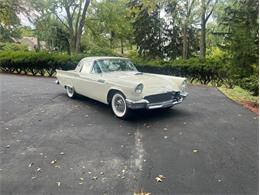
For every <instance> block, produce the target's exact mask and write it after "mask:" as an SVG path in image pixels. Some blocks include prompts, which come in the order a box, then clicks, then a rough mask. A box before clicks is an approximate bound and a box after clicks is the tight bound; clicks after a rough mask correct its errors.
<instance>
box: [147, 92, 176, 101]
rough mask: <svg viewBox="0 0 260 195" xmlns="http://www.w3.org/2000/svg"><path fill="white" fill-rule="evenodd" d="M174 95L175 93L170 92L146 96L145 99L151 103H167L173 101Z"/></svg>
mask: <svg viewBox="0 0 260 195" xmlns="http://www.w3.org/2000/svg"><path fill="white" fill-rule="evenodd" d="M173 95H174V93H172V92H168V93H161V94H155V95H149V96H145V97H144V99H146V100H148V101H149V102H150V103H157V102H165V101H169V100H171V99H172V98H173Z"/></svg>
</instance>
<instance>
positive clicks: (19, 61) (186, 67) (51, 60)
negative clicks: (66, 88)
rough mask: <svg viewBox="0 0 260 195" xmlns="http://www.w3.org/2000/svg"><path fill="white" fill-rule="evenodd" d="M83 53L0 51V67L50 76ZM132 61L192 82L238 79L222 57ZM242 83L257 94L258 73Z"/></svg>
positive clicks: (73, 64)
mask: <svg viewBox="0 0 260 195" xmlns="http://www.w3.org/2000/svg"><path fill="white" fill-rule="evenodd" d="M83 57H86V55H78V56H69V55H66V54H60V53H47V52H38V53H36V52H28V51H27V52H26V51H23V52H21V51H16V52H11V51H8V52H7V51H6V52H0V69H1V71H4V72H10V73H19V74H20V73H21V74H32V75H45V76H46V75H48V76H53V75H54V74H55V70H56V69H63V70H69V69H74V68H75V67H76V65H77V63H78V61H79V60H80V59H81V58H83ZM133 61H134V63H135V64H136V66H137V69H138V70H139V71H142V72H150V73H159V74H166V75H176V76H183V77H187V78H189V79H190V81H191V82H193V81H197V82H200V83H202V84H209V83H211V84H213V85H215V86H221V85H223V84H224V85H226V86H228V87H232V86H233V85H234V84H237V80H235V79H234V78H233V77H232V74H231V71H230V66H228V65H224V64H228V63H227V62H225V61H224V60H216V59H207V61H205V60H199V59H196V58H194V59H190V60H185V61H183V60H176V61H173V62H164V61H152V62H144V61H141V62H140V61H138V60H136V59H134V60H133ZM145 64H147V65H145ZM148 64H149V65H148ZM242 83H243V84H244V88H246V89H248V90H250V91H252V92H254V94H258V77H257V78H254V77H252V78H251V77H250V78H245V80H244V81H243V82H242ZM239 85H240V84H239ZM242 87H243V86H242Z"/></svg>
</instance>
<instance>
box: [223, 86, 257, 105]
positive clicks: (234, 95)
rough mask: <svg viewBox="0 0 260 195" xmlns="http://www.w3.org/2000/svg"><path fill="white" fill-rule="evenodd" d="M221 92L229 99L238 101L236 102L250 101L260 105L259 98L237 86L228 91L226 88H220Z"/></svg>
mask: <svg viewBox="0 0 260 195" xmlns="http://www.w3.org/2000/svg"><path fill="white" fill-rule="evenodd" d="M218 89H219V90H220V91H222V92H223V93H224V94H225V95H226V96H227V97H229V98H230V99H232V100H234V101H236V102H243V101H250V102H254V103H257V104H258V103H259V97H258V96H253V95H252V94H251V93H250V92H248V91H246V90H244V89H242V88H240V87H238V86H236V87H235V88H233V89H228V88H226V87H224V86H222V87H218Z"/></svg>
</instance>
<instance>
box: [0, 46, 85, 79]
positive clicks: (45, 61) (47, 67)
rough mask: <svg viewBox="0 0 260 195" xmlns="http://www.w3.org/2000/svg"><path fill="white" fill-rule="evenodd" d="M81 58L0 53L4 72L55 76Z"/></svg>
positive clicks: (44, 54) (71, 66) (61, 55)
mask: <svg viewBox="0 0 260 195" xmlns="http://www.w3.org/2000/svg"><path fill="white" fill-rule="evenodd" d="M80 58H81V56H74V57H71V56H68V55H65V54H57V53H47V52H38V53H36V52H26V51H24V52H20V51H19V52H10V51H5V52H0V68H1V70H2V71H4V72H10V73H18V74H20V73H22V74H32V75H42V76H43V75H46V74H47V75H48V76H53V75H54V74H55V70H56V69H64V70H69V69H72V68H74V67H75V66H76V64H77V62H78V60H79V59H80Z"/></svg>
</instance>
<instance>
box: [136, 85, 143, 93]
mask: <svg viewBox="0 0 260 195" xmlns="http://www.w3.org/2000/svg"><path fill="white" fill-rule="evenodd" d="M143 88H144V85H143V84H142V83H141V84H139V85H137V86H136V88H135V93H142V91H143Z"/></svg>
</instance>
